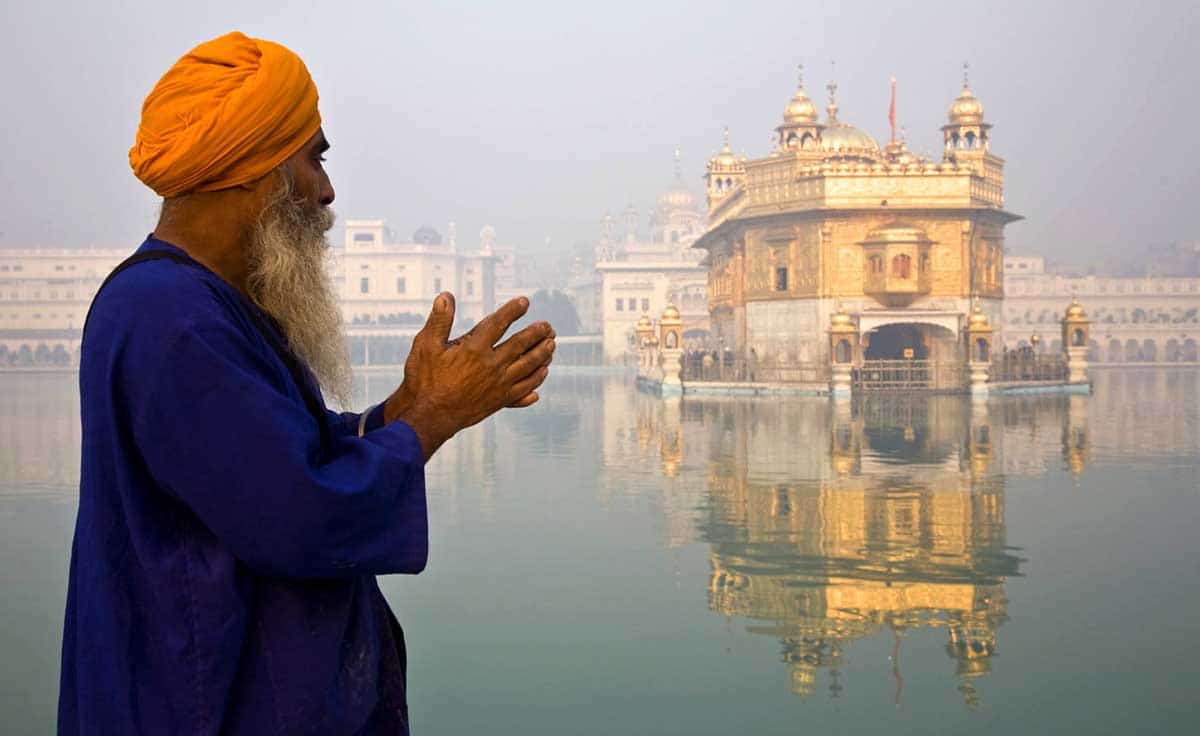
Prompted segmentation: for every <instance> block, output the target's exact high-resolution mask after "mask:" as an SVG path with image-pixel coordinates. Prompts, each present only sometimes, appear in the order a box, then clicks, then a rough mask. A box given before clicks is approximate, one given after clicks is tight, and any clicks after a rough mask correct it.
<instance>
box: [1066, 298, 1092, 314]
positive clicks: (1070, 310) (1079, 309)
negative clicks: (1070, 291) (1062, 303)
mask: <svg viewBox="0 0 1200 736" xmlns="http://www.w3.org/2000/svg"><path fill="white" fill-rule="evenodd" d="M1086 318H1087V312H1085V311H1083V305H1082V304H1080V303H1079V299H1078V298H1076V297H1072V298H1071V306H1069V307H1067V319H1086Z"/></svg>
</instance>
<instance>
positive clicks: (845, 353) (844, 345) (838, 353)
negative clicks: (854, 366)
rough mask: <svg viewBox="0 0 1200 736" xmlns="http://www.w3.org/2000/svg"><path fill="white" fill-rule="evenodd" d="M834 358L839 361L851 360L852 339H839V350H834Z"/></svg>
mask: <svg viewBox="0 0 1200 736" xmlns="http://www.w3.org/2000/svg"><path fill="white" fill-rule="evenodd" d="M833 359H834V360H836V361H837V362H838V363H849V362H850V341H849V340H838V344H837V350H835V351H834V357H833Z"/></svg>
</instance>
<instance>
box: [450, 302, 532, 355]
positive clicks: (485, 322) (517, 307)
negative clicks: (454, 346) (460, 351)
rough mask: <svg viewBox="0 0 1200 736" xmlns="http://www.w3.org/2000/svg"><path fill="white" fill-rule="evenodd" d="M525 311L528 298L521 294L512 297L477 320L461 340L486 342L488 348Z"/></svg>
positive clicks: (527, 307)
mask: <svg viewBox="0 0 1200 736" xmlns="http://www.w3.org/2000/svg"><path fill="white" fill-rule="evenodd" d="M527 311H529V300H528V299H526V298H525V297H523V296H521V297H517V298H516V299H512V300H510V301H508V302H507V303H506V304H504V306H502V307H500V308H499V309H497V310H496V311H494V312H492V313H491V314H489V315H488V316H486V317H484V318H483V319H481V320H479V324H477V325H475V328H474V329H472V330H471V334H470V335H468V336H466V337H464V339H463V342H470V341H479V342H487V346H488V347H489V348H490V347H491V346H493V345H495V344H496V343H497V342H498V341H499V340H500V338H501V337H504V333H505V332H508V328H509V327H511V326H512V323H513V322H516V321H517V320H519V319H521V317H523V316H525V312H527Z"/></svg>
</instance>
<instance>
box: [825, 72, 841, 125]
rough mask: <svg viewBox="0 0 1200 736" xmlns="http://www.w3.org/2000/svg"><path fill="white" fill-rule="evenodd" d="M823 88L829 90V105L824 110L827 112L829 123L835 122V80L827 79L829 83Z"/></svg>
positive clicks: (836, 107) (836, 109)
mask: <svg viewBox="0 0 1200 736" xmlns="http://www.w3.org/2000/svg"><path fill="white" fill-rule="evenodd" d="M825 89H827V90H829V105H828V106H827V107H826V108H825V112H827V113H829V122H830V123H831V124H832V123H836V122H837V111H838V106H837V82H835V81H833V80H832V79H831V80H829V84H827V85H825Z"/></svg>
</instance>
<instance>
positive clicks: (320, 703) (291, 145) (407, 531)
mask: <svg viewBox="0 0 1200 736" xmlns="http://www.w3.org/2000/svg"><path fill="white" fill-rule="evenodd" d="M328 149H329V142H328V141H327V140H326V137H325V134H324V131H323V130H322V127H321V118H320V115H319V113H318V111H317V90H316V87H315V85H314V84H313V80H312V78H311V77H310V76H309V73H308V70H307V69H306V68H305V66H304V63H303V62H302V61H301V60H300V58H299V57H298V56H297V55H296V54H294V53H293V52H292V51H290V50H288V49H287V48H285V47H283V46H281V45H279V44H276V43H272V42H269V41H265V40H261V39H253V38H248V37H246V36H244V35H242V34H240V33H230V34H228V35H225V36H222V37H220V38H216V39H214V40H211V41H208V42H206V43H202V44H200V45H199V46H197V47H196V48H194V49H193V50H192V51H190V52H189V53H188V54H187V55H186V56H184V57H183V58H181V59H180V60H179V61H178V62H177V63H176V64H175V65H174V66H172V67H171V68H170V70H168V71H167V73H166V74H165V75H164V76H163V77H162V79H161V80H160V81H159V82H158V84H157V85H156V86H155V87H154V89H153V90H152V91H151V92H150V95H149V96H148V97H147V98H146V101H145V104H144V106H143V108H142V115H141V122H140V125H139V127H138V131H137V136H136V140H135V143H134V146H133V148H132V149H131V150H130V152H129V161H130V164H131V165H132V168H133V172H134V174H135V175H136V176H137V177H138V178H139V179H140V180H141V181H142V182H143V183H145V184H146V185H147V186H148V187H150V188H151V189H153V190H154V191H155V192H156V193H157V194H158V195H159V196H161V197H162V198H163V203H162V214H161V217H160V219H159V221H158V224H157V226H156V227H155V229H154V232H153V233H152V234H151V235H150V236H149V237H148V238H147V239H146V241H145V242H144V243H142V245H141V246H140V247H139V248H138V250H137V252H136V253H135V254H134V255H133V256H132V257H131V258H130V259H128V260H127V261H125V262H124V263H123V264H122V265H121V266H120V267H118V268H117V270H115V271H114V272H113V274H112V275H110V277H109V279H108V280H107V281H106V283H105V284H104V285H103V286H102V287H101V289H100V291H99V293H98V294H97V296H96V298H95V300H94V302H93V305H92V309H91V313H90V315H89V317H88V319H87V321H86V325H85V330H84V337H83V348H82V358H81V364H80V372H79V385H80V397H81V417H82V423H83V457H82V472H81V483H80V490H79V515H78V519H77V522H76V527H75V539H74V545H73V548H72V553H71V569H70V584H69V590H68V594H67V610H66V623H65V630H64V635H63V647H62V677H61V690H60V696H59V712H58V718H59V721H58V729H59V733H60V734H135V733H140V734H404V733H408V710H407V703H406V698H405V670H406V660H405V648H404V638H403V633H402V632H401V629H400V626H399V624H398V623H397V621H396V618H395V616H394V615H393V614H392V611H391V610H390V609H389V607H388V604H387V603H386V601H385V600H384V598H383V596H382V594H381V593H380V591H379V587H378V585H377V584H376V579H375V576H376V575H382V574H390V573H410V574H415V573H418V572H420V571H421V570H422V569H423V568H424V567H425V562H426V557H427V554H428V537H429V535H428V523H427V515H426V501H425V476H424V465H425V463H426V462H427V461H428V460H429V458H430V456H431V455H433V454H434V453H435V452H436V451H437V449H438V448H439V447H440V446H441V445H442V443H444V442H446V440H448V439H449V438H450V437H452V436H453V435H454V434H455V433H456V432H458V431H459V430H461V429H464V428H466V427H469V426H471V425H473V424H475V423H477V422H479V421H481V420H483V419H485V418H486V417H488V416H489V415H491V414H493V413H495V412H497V411H499V410H501V409H503V408H523V407H528V406H530V405H531V404H533V403H534V402H536V401H537V400H538V393H537V389H538V387H539V386H540V385H541V384H542V382H543V381H544V380H545V378H546V375H547V372H548V370H549V366H550V362H551V357H552V355H553V352H554V337H555V335H554V332H553V330H552V328H551V327H550V325H549V324H546V323H544V322H537V323H534V324H532V325H530V326H529V327H526V328H525V329H522V330H520V331H519V332H516V333H515V334H513V335H511V336H509V337H508V338H507V339H504V336H505V334H506V333H507V332H508V328H509V327H510V326H511V325H512V323H513V322H514V321H516V320H517V319H519V318H520V317H521V316H523V315H524V313H525V311H526V310H527V308H528V300H526V299H524V298H522V299H515V300H513V301H510V302H508V303H507V304H505V305H503V306H502V307H500V308H499V309H498V310H497V311H496V312H495V313H493V314H491V315H489V316H487V317H486V318H484V319H483V320H481V321H480V322H479V323H478V324H477V325H476V326H475V327H474V329H472V330H471V331H470V332H468V333H467V334H466V335H463V336H461V337H459V338H456V339H453V340H452V339H450V330H451V326H452V324H453V322H454V298H453V296H452V295H451V294H449V293H442V294H439V295H438V296H437V297H436V298H435V299H434V302H433V306H432V311H431V313H430V315H429V318H428V321H427V322H426V323H425V325H424V327H423V328H422V330H421V331H420V332H419V333H418V334H417V335H416V337H415V338H414V339H413V346H412V351H411V353H410V355H409V357H408V360H407V362H406V363H405V366H404V378H403V381H402V383H401V384H400V386H399V387H398V388H396V390H395V391H394V392H393V393H392V394H391V395H390V396H389V397H388V398H387V400H386V401H384V402H383V403H381V404H379V405H378V406H375V407H374V408H371V409H368V410H367V411H365V412H363V413H362V414H354V413H335V412H333V411H331V410H329V409H327V408H326V405H325V401H324V398H323V396H326V395H327V396H331V397H333V398H336V399H337V400H338V402H339V404H340V405H342V406H344V405H345V400H346V398H347V397H348V395H349V392H350V370H349V363H348V357H347V351H346V346H345V340H344V337H343V335H342V332H341V312H340V309H339V306H338V302H337V298H336V294H335V291H334V289H333V286H332V282H331V279H330V276H329V272H328V270H327V268H326V266H327V260H328V257H329V255H330V249H329V244H328V242H327V240H326V233H327V231H328V230H329V229H330V227H331V226H332V224H333V215H332V213H331V211H330V209H329V207H330V204H331V203H332V202H333V198H334V192H333V187H332V186H331V184H330V181H329V177H328V176H327V175H326V173H325V170H324V168H323V166H322V161H324V158H323V155H324V154H325V152H326V151H327V150H328Z"/></svg>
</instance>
